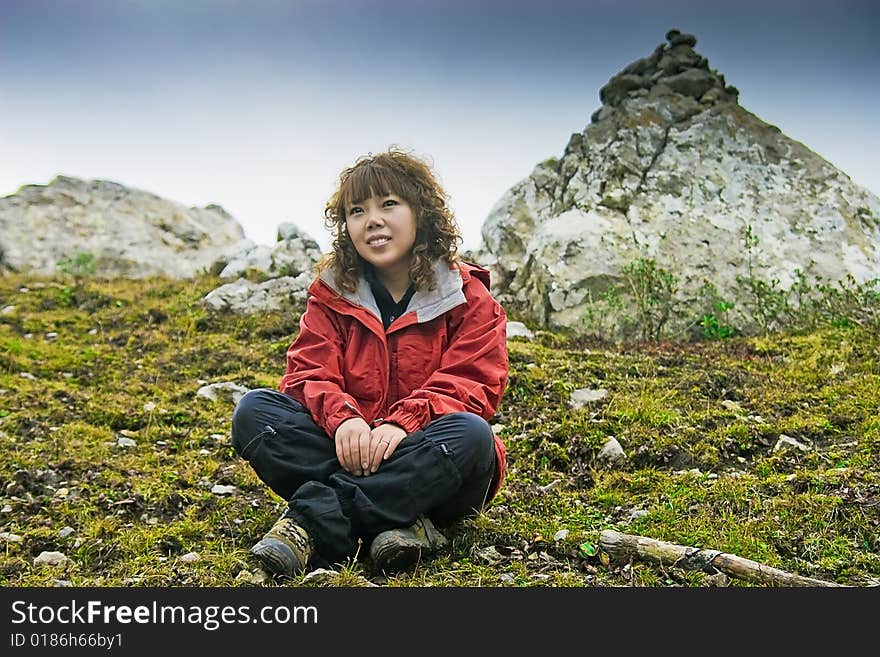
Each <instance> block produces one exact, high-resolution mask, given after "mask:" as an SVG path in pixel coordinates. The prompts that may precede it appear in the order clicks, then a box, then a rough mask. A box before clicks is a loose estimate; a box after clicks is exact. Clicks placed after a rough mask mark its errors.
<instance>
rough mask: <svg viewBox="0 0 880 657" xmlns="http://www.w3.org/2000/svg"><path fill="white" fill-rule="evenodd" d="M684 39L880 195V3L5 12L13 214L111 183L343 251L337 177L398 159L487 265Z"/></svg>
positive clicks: (762, 114)
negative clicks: (586, 138) (527, 182)
mask: <svg viewBox="0 0 880 657" xmlns="http://www.w3.org/2000/svg"><path fill="white" fill-rule="evenodd" d="M670 28H676V29H679V30H681V31H682V32H688V33H691V34H694V35H695V36H696V37H697V45H696V47H695V49H696V51H697V52H698V53H700V54H701V55H703V56H704V57H707V58H708V60H709V66H710V67H711V68H713V69H715V70H717V71H718V72H720V73H722V74H724V76H725V78H726V81H727V83H728V84H733V85H734V86H736V87H737V88H738V89H739V91H740V96H739V102H740V104H741V105H742V106H743V107H745V108H746V109H748V110H749V111H751V112H753V113H754V114H756V115H757V116H758V117H759V118H761V119H763V120H764V121H766V122H768V123H770V124H773V125H775V126H777V127H779V128H780V129H781V130H782V131H783V132H784V133H785V134H787V135H788V136H789V137H791V138H793V139H796V140H797V141H800V142H802V143H803V144H805V145H806V146H808V147H809V148H810V149H812V150H813V151H814V152H816V153H818V154H819V155H821V156H822V157H824V158H825V159H827V160H828V161H830V162H831V163H832V164H833V165H835V166H836V167H838V168H839V169H841V170H842V171H843V172H844V173H846V174H848V175H849V176H850V177H851V178H852V179H853V181H854V182H856V183H857V184H859V185H862V186H863V187H866V188H868V189H869V190H871V191H872V192H874V193H875V194H878V195H880V166H876V162H877V160H878V153H880V127H878V125H877V117H878V116H880V111H878V108H880V80H878V74H877V68H876V67H877V62H878V61H880V39H878V38H877V37H876V33H877V32H878V31H880V2H876V1H875V0H836V1H834V2H832V1H831V0H828V1H826V2H814V1H811V0H802V1H800V2H795V1H787V0H778V1H777V0H763V1H760V2H758V1H755V0H738V1H736V2H732V1H728V2H713V1H711V0H701V1H699V2H697V1H686V0H665V1H662V2H661V1H660V0H652V1H649V0H639V1H636V0H581V1H580V2H578V1H575V0H532V1H526V0H483V1H481V0H470V1H461V0H445V1H443V0H408V1H404V0H287V1H282V0H247V1H240V2H239V1H233V0H214V1H211V2H208V1H207V0H192V1H187V0H113V1H111V0H0V81H2V82H0V196H5V195H7V194H12V193H14V192H15V191H16V190H17V189H18V188H19V187H21V186H22V185H25V184H46V183H48V182H49V181H50V180H51V179H52V178H54V177H55V176H56V175H59V174H62V175H66V176H73V177H77V178H84V179H103V180H113V181H115V182H119V183H121V184H123V185H126V186H129V187H133V188H137V189H142V190H146V191H149V192H152V193H155V194H158V195H159V196H162V197H165V198H167V199H170V200H173V201H177V202H180V203H183V204H185V205H187V206H204V205H207V204H209V203H216V204H219V205H221V206H223V207H224V208H225V209H226V210H227V211H228V212H229V213H231V214H232V215H233V216H234V217H235V218H236V219H237V220H238V221H239V223H241V225H242V227H243V228H244V231H245V234H246V236H247V237H249V238H250V239H252V240H254V241H255V242H257V243H262V244H270V243H272V242H273V241H274V240H275V236H276V231H277V227H278V225H279V224H280V223H283V222H293V223H295V224H296V225H297V226H299V228H300V229H301V230H303V231H304V232H305V233H306V234H308V235H309V236H310V237H312V238H313V239H315V240H316V241H317V242H318V243H319V245H321V247H322V249H327V248H328V247H329V244H330V234H329V233H328V231H327V230H326V228H325V227H324V224H323V210H324V205H325V203H326V201H327V199H328V198H329V196H330V195H331V193H332V192H333V190H334V189H335V186H336V183H337V181H338V176H339V173H340V172H341V171H342V170H343V169H344V168H346V167H348V166H350V165H352V164H353V163H354V162H355V160H356V159H357V158H358V157H359V156H361V155H365V154H367V153H378V152H381V151H383V150H386V149H387V148H388V147H390V146H392V145H394V146H398V147H401V148H404V149H407V150H410V151H412V152H413V153H415V154H417V155H419V156H421V157H423V158H426V159H428V160H429V162H431V164H432V166H433V168H434V170H435V172H436V173H437V176H438V178H439V180H440V181H441V183H442V184H443V186H444V187H445V189H446V191H447V192H448V194H449V197H450V206H451V208H452V210H453V211H454V212H455V215H456V218H457V220H458V223H459V226H460V228H461V232H462V235H463V238H464V242H463V244H462V247H463V248H465V249H471V248H477V247H478V246H479V244H480V228H481V227H482V224H483V222H484V221H485V219H486V217H487V216H488V214H489V212H490V210H491V208H492V206H493V205H495V203H496V202H497V201H498V200H499V199H500V198H501V196H502V195H503V194H504V192H505V191H506V190H507V189H509V188H510V187H512V186H513V185H514V184H516V183H517V182H518V181H520V180H522V179H523V178H525V177H527V176H528V175H529V174H530V173H531V171H532V169H533V168H534V166H535V165H536V164H537V163H539V162H540V161H542V160H545V159H546V158H548V157H551V156H557V157H558V156H560V155H561V154H562V152H563V150H564V148H565V145H566V143H567V142H568V140H569V137H570V136H571V134H572V133H574V132H581V131H583V129H584V128H585V127H586V126H587V125H588V124H589V122H590V115H591V114H592V113H593V112H594V111H595V110H596V109H598V108H599V107H600V106H601V103H600V101H599V89H600V88H601V87H602V86H603V85H604V84H605V83H606V82H608V80H609V79H610V78H611V77H612V76H613V75H615V74H617V73H618V72H620V70H621V69H623V68H624V67H625V66H626V65H627V64H629V63H630V62H632V61H634V60H636V59H638V58H640V57H644V56H646V55H649V54H650V53H651V52H652V51H653V50H654V48H655V47H656V46H657V45H658V44H660V43H663V42H665V34H666V32H667V30H669V29H670Z"/></svg>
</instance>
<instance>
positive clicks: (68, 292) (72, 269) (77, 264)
mask: <svg viewBox="0 0 880 657" xmlns="http://www.w3.org/2000/svg"><path fill="white" fill-rule="evenodd" d="M55 265H56V266H57V267H58V269H59V271H61V272H62V273H64V274H67V275H68V276H73V282H74V286H73V287H70V286H69V285H66V286H64V287H63V288H61V289H60V290H59V292H58V303H59V304H61V305H62V306H64V307H72V306H75V305H76V303H77V301H76V291H77V290H78V289H79V288H80V287H81V286H82V280H83V278H84V277H85V276H88V275H90V274H93V273H95V256H93V255H92V254H91V253H77V254H76V255H75V256H74V257H73V258H71V257H69V256H65V257H63V258H61V260H59V261H58V262H56V263H55Z"/></svg>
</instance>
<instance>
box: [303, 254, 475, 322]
mask: <svg viewBox="0 0 880 657" xmlns="http://www.w3.org/2000/svg"><path fill="white" fill-rule="evenodd" d="M434 276H435V279H436V281H437V285H436V287H435V288H434V289H433V290H416V293H415V294H413V296H412V299H410V301H409V305H408V306H407V308H406V313H405V314H409V313H415V318H416V319H415V321H416V323H419V324H421V323H424V322H429V321H431V320H432V319H434V318H436V317H439V316H440V315H442V314H443V313H445V312H447V311H449V310H451V309H452V308H455V307H456V306H458V305H461V304H463V303H466V302H467V299H466V298H465V296H464V291H463V289H462V288H463V287H464V283H465V282H466V281H467V280H468V275H467V273H466V272H463V271H462V269H461V268H459V267H458V266H455V265H453V266H452V267H450V266H449V265H447V264H446V261H445V260H443V259H442V258H441V259H438V260H437V262H435V263H434ZM319 280H321V281H322V282H323V283H324V284H325V285H326V286H327V287H329V288H330V290H332V291H333V292H334V293H335V294H336V296H341V297H342V298H344V299H346V300H347V301H349V302H351V303H352V304H354V305H355V306H359V307H361V308H364V309H366V310H368V311H369V312H370V313H372V314H373V315H375V317H376V318H377V319H378V320H379V322H380V324H381V322H382V315H381V313H380V312H379V305H378V304H377V303H376V298H375V297H374V296H373V291H372V290H371V289H370V284H369V283H368V282H367V280H366V279H365V278H364V277H363V276H361V277H360V278H359V279H358V286H357V289H356V290H355V291H354V292H353V293H348V292H346V293H339V292H338V291H337V289H338V288H337V286H336V277H335V276H334V275H333V272H331V271H330V270H329V269H325V270H324V271H322V272H321V275H320V277H319ZM313 287H315V286H313ZM311 291H312V292H313V293H315V294H316V295H317V294H318V292H317V290H315V289H313V290H311ZM325 300H326V298H325Z"/></svg>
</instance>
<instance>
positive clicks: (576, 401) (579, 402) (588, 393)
mask: <svg viewBox="0 0 880 657" xmlns="http://www.w3.org/2000/svg"><path fill="white" fill-rule="evenodd" d="M607 396H608V390H606V389H605V388H579V389H577V390H573V391H572V393H571V395H569V403H570V404H571V406H572V408H583V407H584V406H587V405H588V404H592V403H593V402H597V401H602V400H603V399H605V397H607Z"/></svg>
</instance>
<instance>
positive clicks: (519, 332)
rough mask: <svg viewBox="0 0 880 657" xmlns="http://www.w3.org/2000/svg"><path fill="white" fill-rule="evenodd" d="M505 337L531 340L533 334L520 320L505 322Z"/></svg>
mask: <svg viewBox="0 0 880 657" xmlns="http://www.w3.org/2000/svg"><path fill="white" fill-rule="evenodd" d="M507 337H508V339H509V338H526V339H527V340H533V339H534V338H535V334H534V333H532V332H531V331H530V330H529V328H528V327H527V326H526V325H525V324H523V323H522V322H507Z"/></svg>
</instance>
